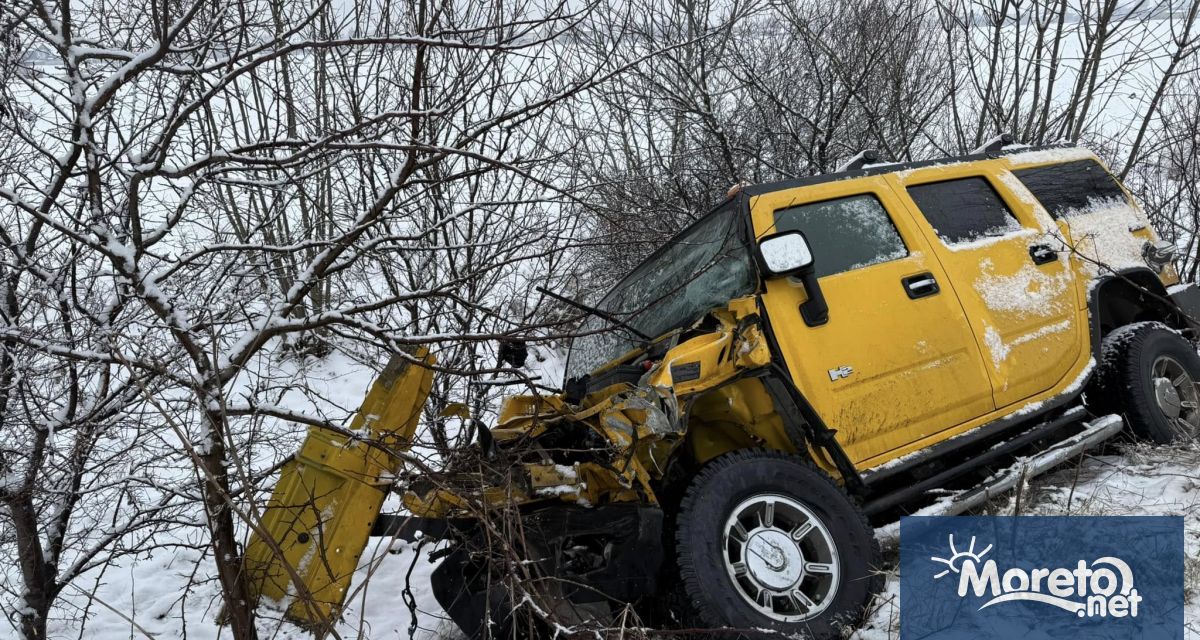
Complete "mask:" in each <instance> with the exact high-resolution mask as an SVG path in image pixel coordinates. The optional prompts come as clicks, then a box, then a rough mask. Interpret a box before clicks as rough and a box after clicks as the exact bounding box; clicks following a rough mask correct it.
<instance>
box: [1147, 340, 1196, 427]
mask: <svg viewBox="0 0 1200 640" xmlns="http://www.w3.org/2000/svg"><path fill="white" fill-rule="evenodd" d="M1150 380H1151V383H1152V384H1153V385H1154V401H1155V403H1157V404H1158V410H1159V411H1162V413H1163V415H1164V416H1166V418H1167V421H1168V422H1170V423H1171V428H1172V429H1174V430H1175V431H1176V432H1177V433H1178V434H1179V435H1180V436H1183V437H1186V438H1195V437H1197V436H1198V435H1200V392H1198V391H1197V389H1196V382H1195V381H1194V380H1192V376H1191V375H1190V374H1188V372H1187V370H1186V369H1184V368H1183V365H1181V364H1179V362H1178V361H1177V360H1175V359H1174V358H1172V357H1171V356H1159V357H1158V358H1156V359H1155V360H1154V365H1153V366H1152V367H1151V368H1150Z"/></svg>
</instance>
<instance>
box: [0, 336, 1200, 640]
mask: <svg viewBox="0 0 1200 640" xmlns="http://www.w3.org/2000/svg"><path fill="white" fill-rule="evenodd" d="M539 355H540V356H543V357H544V356H545V354H539ZM534 362H535V359H534V358H530V364H531V365H533V364H534ZM561 366H562V365H561V362H560V361H558V360H557V359H556V358H554V357H547V358H545V359H544V362H542V363H539V364H537V365H534V367H531V368H536V369H538V370H539V371H535V373H544V374H545V375H547V376H549V375H554V372H552V371H540V370H541V369H544V368H546V367H550V368H555V367H557V368H560V369H561ZM296 373H297V375H303V376H304V377H305V378H306V380H307V382H308V383H309V384H310V385H311V386H313V387H314V389H315V390H316V391H318V392H319V394H320V395H322V396H323V397H324V398H325V399H326V400H327V401H328V402H329V404H330V405H331V406H337V407H339V408H342V409H352V408H353V407H354V406H356V405H357V403H358V402H360V401H361V399H362V396H363V394H364V393H365V391H366V389H367V387H368V385H369V384H370V382H371V380H372V378H373V376H374V370H373V369H372V368H371V367H367V366H364V365H362V364H360V363H357V362H355V361H353V360H351V359H349V358H346V357H345V356H343V355H340V354H335V355H333V356H331V357H329V358H327V359H326V360H324V361H319V362H317V363H315V364H313V365H312V366H309V367H306V368H304V369H303V370H302V371H299V370H298V371H297V372H296ZM294 400H295V401H296V402H298V403H302V402H304V401H303V400H302V399H301V398H295V399H294ZM303 408H304V409H306V410H317V409H319V407H313V406H312V405H306V406H303ZM276 427H277V428H278V429H279V435H280V437H281V438H291V439H294V440H295V441H296V442H297V443H298V442H299V439H300V437H301V436H302V434H303V429H302V428H301V427H297V426H294V425H289V424H286V423H278V424H277V425H276ZM394 506H395V505H394V503H393V504H391V505H389V507H394ZM1015 510H1016V499H1015V495H1009V496H1007V497H1005V498H1002V499H999V500H997V501H995V502H994V503H992V504H990V505H988V506H987V507H986V508H985V509H984V510H983V513H987V514H996V515H1009V514H1013V513H1014V511H1015ZM1020 513H1021V514H1038V515H1066V514H1069V515H1182V516H1184V518H1185V523H1186V524H1185V527H1186V533H1185V537H1186V544H1187V549H1186V554H1185V555H1186V557H1187V561H1186V562H1187V567H1186V581H1187V594H1186V597H1187V605H1186V612H1185V621H1186V624H1187V634H1186V637H1188V638H1197V639H1200V443H1194V444H1192V445H1189V446H1181V447H1173V448H1152V447H1148V446H1143V445H1114V446H1112V447H1110V449H1109V450H1107V451H1104V452H1103V453H1102V454H1097V455H1091V456H1087V457H1085V458H1084V460H1083V462H1082V464H1080V465H1074V464H1072V465H1067V466H1065V467H1063V468H1060V469H1058V470H1056V471H1054V472H1051V473H1049V474H1047V475H1045V476H1043V477H1041V478H1037V479H1035V480H1033V482H1032V483H1031V484H1030V486H1028V487H1026V488H1025V489H1024V490H1023V491H1022V495H1021V500H1020ZM897 531H898V529H897V527H895V526H885V527H881V528H880V529H879V532H878V536H879V538H880V540H881V542H882V544H883V545H884V550H885V558H886V559H887V561H888V563H889V567H888V569H889V575H888V580H887V586H886V590H885V592H884V593H883V594H882V595H881V596H880V598H879V599H878V601H877V603H876V605H875V606H874V608H873V610H872V611H871V613H870V615H869V618H868V620H867V623H866V624H865V625H864V627H863V628H862V629H860V630H859V631H858V633H856V634H855V636H854V637H855V638H857V639H858V640H883V639H896V638H899V603H900V599H899V576H898V574H897V573H896V570H895V565H896V562H897V559H898V549H897V543H898V540H897ZM194 536H195V537H196V539H195V540H192V541H191V542H193V543H195V544H196V545H203V538H202V536H203V532H202V531H200V530H195V532H194ZM429 550H430V547H428V546H426V547H425V548H424V549H422V550H421V552H420V553H419V554H418V553H417V550H416V549H415V548H414V546H413V545H409V544H408V543H400V542H397V543H390V542H389V541H386V540H380V539H377V540H374V541H373V542H372V543H371V545H370V546H368V548H367V552H366V554H365V555H364V558H365V560H364V562H363V565H362V566H361V567H360V569H359V571H358V573H357V575H356V577H355V580H354V583H353V585H352V595H351V597H350V598H349V599H348V601H347V608H346V612H345V616H344V619H343V621H342V623H341V624H340V625H339V627H338V629H337V632H338V634H339V635H340V636H341V637H342V638H362V639H366V638H371V639H389V638H409V637H410V635H409V634H410V624H411V623H412V620H413V616H412V614H411V612H410V610H409V608H408V607H407V606H406V605H405V599H404V589H405V586H406V583H407V584H410V585H411V588H412V596H413V599H414V601H415V603H416V610H417V616H416V627H415V630H414V631H413V634H412V636H411V637H412V638H415V639H425V640H432V639H441V638H454V637H456V634H455V632H454V628H453V626H452V625H450V624H449V622H448V621H447V620H446V619H445V618H444V614H443V612H442V611H441V609H440V607H439V606H438V605H437V603H436V602H435V601H434V599H433V596H432V594H431V593H430V592H429V591H428V589H427V585H428V575H429V573H430V571H432V569H433V567H434V566H435V565H433V564H430V563H429V562H428V560H427V555H428V551H429ZM76 585H77V587H76V588H69V589H68V590H67V591H66V592H65V593H64V594H63V596H62V601H61V602H60V606H59V607H58V611H59V614H60V615H59V616H58V617H57V618H56V619H55V620H53V621H52V622H51V637H55V638H75V637H79V638H130V639H136V638H148V637H150V638H182V637H187V638H189V639H193V640H210V639H213V640H215V639H218V638H228V637H229V633H228V630H223V629H222V628H221V627H219V626H218V625H216V624H215V623H214V621H213V619H214V617H215V615H216V613H217V611H218V609H219V594H218V589H217V585H216V582H215V580H214V573H213V566H212V563H211V562H210V561H209V560H208V559H207V558H201V557H200V553H199V552H195V551H188V550H184V551H168V550H159V551H152V552H149V553H146V554H145V555H141V556H137V557H135V558H133V559H125V560H124V561H121V562H118V563H114V564H113V565H112V566H111V567H109V568H108V569H107V570H105V571H103V572H94V573H93V574H92V575H89V576H86V577H85V579H82V580H80V581H77V583H76ZM88 593H91V594H94V601H93V603H92V604H91V606H90V607H88V609H87V612H86V614H87V622H86V624H85V625H83V626H82V627H81V625H80V621H81V619H82V618H83V615H82V608H83V607H84V606H85V605H86V603H87V600H88V598H87V594H88ZM262 613H264V614H265V615H264V616H263V618H262V619H261V620H260V622H259V626H260V631H261V632H262V637H264V638H273V639H280V640H282V639H295V640H300V639H307V638H311V637H312V636H311V635H309V634H308V633H307V632H305V631H304V630H302V629H300V628H298V627H296V626H294V625H292V624H289V623H287V622H283V621H281V620H279V619H278V617H277V616H273V615H271V613H270V612H262ZM0 624H2V623H0ZM10 633H12V634H15V631H14V630H10V629H8V628H6V627H4V626H0V637H3V636H7V635H9V634H10Z"/></svg>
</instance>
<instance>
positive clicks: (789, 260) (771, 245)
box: [758, 231, 813, 276]
mask: <svg viewBox="0 0 1200 640" xmlns="http://www.w3.org/2000/svg"><path fill="white" fill-rule="evenodd" d="M758 254H759V256H761V258H762V265H763V267H764V268H765V269H766V271H767V273H768V274H769V275H772V276H790V275H792V274H795V273H798V272H800V271H803V270H804V269H807V268H809V267H811V266H812V263H813V255H812V249H811V248H809V246H808V239H806V238H805V237H804V234H803V233H800V232H799V231H784V232H782V233H777V234H775V235H772V236H767V237H766V238H764V239H763V240H762V241H761V242H759V243H758Z"/></svg>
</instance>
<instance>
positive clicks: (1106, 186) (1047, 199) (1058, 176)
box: [1013, 160, 1126, 218]
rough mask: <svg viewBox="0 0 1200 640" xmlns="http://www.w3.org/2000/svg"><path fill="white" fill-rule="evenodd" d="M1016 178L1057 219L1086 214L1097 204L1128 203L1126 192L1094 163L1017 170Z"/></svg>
mask: <svg viewBox="0 0 1200 640" xmlns="http://www.w3.org/2000/svg"><path fill="white" fill-rule="evenodd" d="M1013 175H1015V176H1017V178H1018V179H1019V180H1020V181H1021V182H1022V183H1024V185H1025V188H1027V189H1029V191H1030V192H1031V193H1033V196H1034V197H1035V198H1037V199H1038V202H1041V203H1042V206H1043V207H1045V208H1046V211H1048V212H1049V213H1050V215H1051V216H1052V217H1054V218H1062V217H1070V216H1071V215H1073V214H1076V213H1079V212H1082V211H1087V210H1089V209H1091V208H1093V207H1095V206H1096V203H1098V202H1111V201H1112V200H1119V201H1120V202H1126V199H1125V192H1124V191H1122V190H1121V186H1120V185H1119V184H1117V181H1116V179H1115V178H1113V177H1112V176H1111V175H1109V173H1108V172H1107V171H1105V170H1104V167H1102V166H1100V164H1099V163H1098V162H1096V161H1095V160H1076V161H1075V162H1064V163H1062V164H1052V165H1049V166H1046V167H1033V168H1032V169H1017V170H1015V171H1013Z"/></svg>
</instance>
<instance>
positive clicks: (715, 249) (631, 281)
mask: <svg viewBox="0 0 1200 640" xmlns="http://www.w3.org/2000/svg"><path fill="white" fill-rule="evenodd" d="M737 212H738V207H737V206H736V205H735V204H734V203H730V204H729V205H727V206H726V207H724V208H722V209H720V210H719V211H716V212H714V213H712V214H711V215H709V216H706V217H705V218H703V219H701V220H700V221H699V222H697V223H696V224H695V225H693V226H692V227H691V228H689V229H687V230H686V231H684V232H683V233H682V234H680V235H679V236H677V237H676V238H675V239H674V240H673V241H671V243H669V244H668V245H666V246H665V247H663V248H662V249H660V250H659V251H657V252H656V253H655V254H654V255H653V256H651V257H650V259H648V260H647V261H646V262H643V263H642V264H641V265H640V266H638V267H637V268H636V269H634V270H633V272H632V273H630V274H629V275H628V276H626V277H625V278H624V279H623V280H622V281H621V282H620V283H619V284H618V285H617V286H616V287H615V288H613V290H612V291H610V292H609V293H608V295H606V296H604V298H603V299H601V300H600V302H599V303H598V304H597V305H596V307H598V308H599V309H600V310H602V311H605V312H607V313H609V314H611V315H613V316H616V317H617V318H620V319H621V320H623V321H625V322H627V323H628V324H629V325H630V326H632V327H634V328H635V329H637V330H638V331H641V332H642V333H645V334H646V335H650V336H661V335H663V334H664V333H667V332H668V331H671V330H672V329H676V328H679V327H684V326H687V325H689V324H692V323H693V322H695V321H696V320H698V319H700V317H702V316H703V315H704V314H705V313H707V312H708V311H709V310H711V309H713V308H715V307H718V306H721V305H724V304H725V303H726V302H728V301H729V300H731V299H733V298H737V297H740V296H744V295H747V294H749V293H752V292H753V291H754V289H755V286H756V284H757V280H756V278H755V274H754V267H753V265H752V264H751V258H750V255H749V252H748V251H747V249H746V247H745V245H744V244H743V242H742V240H741V238H740V237H738V233H737V225H736V216H737ZM581 332H583V333H586V334H587V335H581V336H579V337H577V338H575V340H574V342H573V344H572V345H571V354H570V358H569V360H568V362H567V374H566V376H567V379H571V378H577V377H579V376H582V375H583V374H585V373H588V372H590V371H592V370H593V369H595V368H596V367H599V366H600V365H602V364H605V363H607V362H609V361H611V360H613V359H614V358H617V357H619V356H621V355H622V354H624V353H627V352H629V351H631V350H633V349H634V348H635V347H637V346H638V345H639V344H640V343H641V340H639V339H638V338H637V336H634V335H632V334H631V333H630V332H629V331H627V330H625V329H622V328H620V327H614V326H612V323H610V322H608V321H606V320H604V319H602V318H599V317H592V318H589V319H588V320H587V321H586V322H584V323H583V326H582V328H581Z"/></svg>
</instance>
